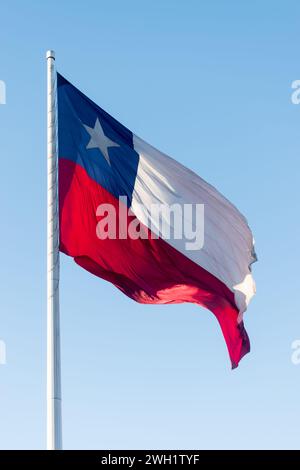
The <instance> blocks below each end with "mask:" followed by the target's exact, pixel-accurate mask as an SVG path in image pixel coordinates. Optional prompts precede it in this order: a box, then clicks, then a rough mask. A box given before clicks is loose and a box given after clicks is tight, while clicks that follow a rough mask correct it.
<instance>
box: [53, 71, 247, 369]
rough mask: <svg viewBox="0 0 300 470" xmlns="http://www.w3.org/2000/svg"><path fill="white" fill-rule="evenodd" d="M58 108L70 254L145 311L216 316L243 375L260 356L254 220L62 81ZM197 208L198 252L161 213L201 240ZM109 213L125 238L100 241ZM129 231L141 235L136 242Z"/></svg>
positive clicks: (63, 228) (63, 238) (64, 246)
mask: <svg viewBox="0 0 300 470" xmlns="http://www.w3.org/2000/svg"><path fill="white" fill-rule="evenodd" d="M57 101H58V156H59V215H60V250H61V251H62V252H63V253H65V254H67V255H69V256H72V257H73V258H74V260H75V261H76V263H78V264H79V265H80V266H82V267H83V268H84V269H86V270H88V271H89V272H91V273H92V274H94V275H96V276H98V277H101V278H103V279H105V280H107V281H109V282H112V283H113V284H114V285H115V286H116V287H117V288H118V289H120V290H121V291H122V292H124V294H126V295H127V296H129V297H131V298H132V299H134V300H136V301H137V302H140V303H147V304H170V303H181V302H193V303H196V304H198V305H200V306H202V307H205V308H207V309H209V310H210V311H211V312H212V313H213V314H214V315H215V317H216V318H217V320H218V322H219V324H220V326H221V329H222V332H223V335H224V338H225V341H226V344H227V348H228V351H229V355H230V359H231V363H232V367H233V368H234V367H237V366H238V363H239V361H240V359H241V358H242V357H243V356H244V355H245V354H246V353H247V352H249V350H250V344H249V339H248V335H247V333H246V330H245V328H244V324H243V313H244V311H245V310H246V308H247V305H248V303H249V301H250V299H251V297H252V296H253V295H254V293H255V284H254V281H253V278H252V275H251V264H252V263H253V262H254V261H255V260H256V256H255V252H254V246H253V237H252V233H251V231H250V229H249V226H248V224H247V221H246V219H245V218H244V216H243V215H242V214H241V213H240V212H239V211H238V210H237V209H236V207H235V206H234V205H233V204H231V203H230V202H229V201H228V200H227V199H226V198H225V197H223V196H222V195H221V194H220V193H219V192H218V191H217V190H216V189H215V188H214V187H212V186H211V185H209V184H208V183H206V182H205V181H204V180H203V179H202V178H200V177H199V176H197V175H196V174H195V173H193V172H192V171H190V170H188V169H187V168H185V167H184V166H183V165H181V164H180V163H178V162H176V161H175V160H173V159H172V158H170V157H168V156H167V155H165V154H163V153H162V152H160V151H159V150H157V149H156V148H154V147H152V146H151V145H149V144H147V143H146V142H145V141H143V140H142V139H140V138H139V137H137V136H136V135H134V134H133V133H132V132H131V131H130V130H129V129H127V128H126V127H125V126H123V125H122V124H120V123H119V122H118V121H116V120H115V119H114V118H113V117H111V116H110V115H109V114H108V113H106V112H105V111H104V110H103V109H101V108H100V107H99V106H97V105H96V104H95V103H94V102H93V101H91V100H90V99H89V98H88V97H87V96H85V95H84V94H83V93H81V92H80V91H79V90H78V89H77V88H75V87H74V86H73V85H72V84H71V83H70V82H68V81H67V80H66V79H65V78H64V77H62V76H61V75H60V74H57ZM191 205H192V206H197V207H202V208H203V211H202V216H203V217H202V219H203V220H202V219H201V217H200V219H201V220H202V222H203V224H202V226H201V227H202V228H201V230H202V231H203V236H202V235H201V234H198V235H199V240H200V243H198V246H197V243H194V244H193V243H191V238H190V237H189V235H188V234H186V233H185V232H184V231H183V233H182V235H181V236H178V234H176V233H175V234H174V233H173V232H174V230H175V232H176V227H174V226H173V222H172V220H173V219H172V218H169V219H168V218H166V217H165V219H164V220H163V223H161V214H159V211H155V210H152V209H151V208H153V207H162V206H164V207H167V208H168V207H172V208H174V207H176V208H177V209H179V210H181V209H182V211H181V217H182V222H183V225H184V224H185V223H187V224H189V226H190V227H193V228H194V229H195V228H196V235H197V230H198V228H197V226H196V227H195V224H194V222H191V218H192V212H191V211H187V210H186V209H187V208H188V207H190V206H191ZM99 207H100V208H101V207H102V208H103V207H106V208H108V207H110V208H113V212H114V213H115V214H117V216H116V218H117V221H116V223H117V228H116V231H115V232H117V236H107V237H103V236H99V233H98V232H99V230H98V229H99V223H101V220H102V221H103V216H104V215H105V214H104V212H105V211H104V212H103V211H102V210H101V209H100V210H99ZM150 209H151V210H150ZM107 210H108V209H107ZM129 226H131V227H132V226H134V227H135V229H136V231H137V229H138V230H139V231H140V234H141V236H138V237H137V236H128V233H129ZM136 231H135V233H136ZM199 231H200V229H199ZM120 232H121V235H120ZM108 235H109V234H108ZM115 235H116V233H115ZM167 235H168V236H167Z"/></svg>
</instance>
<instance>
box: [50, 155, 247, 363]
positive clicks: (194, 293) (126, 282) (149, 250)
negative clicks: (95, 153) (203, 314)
mask: <svg viewBox="0 0 300 470" xmlns="http://www.w3.org/2000/svg"><path fill="white" fill-rule="evenodd" d="M59 201H60V249H61V251H63V252H64V253H66V254H67V255H69V256H72V257H73V258H74V259H75V261H76V262H77V263H78V264H79V265H80V266H82V267H83V268H85V269H86V270H88V271H89V272H91V273H93V274H95V275H96V276H99V277H101V278H103V279H106V280H107V281H110V282H112V283H113V284H114V285H115V286H116V287H118V288H119V289H120V290H122V291H123V292H124V293H125V294H126V295H128V296H129V297H131V298H132V299H134V300H136V301H137V302H141V303H153V304H168V303H181V302H194V303H197V304H199V305H201V306H203V307H206V308H208V309H209V310H211V311H212V312H213V313H214V314H215V316H216V318H217V319H218V321H219V323H220V326H221V329H222V331H223V335H224V338H225V341H226V344H227V348H228V351H229V355H230V358H231V362H232V367H237V365H238V363H239V361H240V359H241V358H242V357H243V356H244V355H245V354H246V353H247V352H249V350H250V345H249V339H248V335H247V333H246V330H245V328H244V325H243V323H240V324H238V323H237V316H238V309H237V307H236V305H235V303H234V295H233V293H232V292H231V291H230V290H229V289H228V288H227V287H226V286H225V285H224V284H223V283H222V282H221V281H219V280H218V279H217V278H216V277H214V276H213V275H212V274H210V273H209V272H207V271H206V270H205V269H203V268H201V267H200V266H198V265H197V264H196V263H194V262H193V261H191V260H189V259H188V258H186V257H185V256H184V255H183V254H182V253H180V252H179V251H177V250H176V249H175V248H173V247H172V246H171V245H169V244H168V243H167V242H166V241H164V240H162V239H157V238H156V239H152V238H151V232H150V231H149V230H148V229H147V228H146V227H144V226H142V227H143V229H144V230H145V231H146V232H147V238H146V239H141V238H139V239H137V240H132V239H130V238H126V239H124V240H120V239H115V240H112V239H106V240H100V239H99V238H98V237H97V235H96V226H97V223H98V221H99V217H97V216H96V209H97V207H98V205H99V204H101V203H104V202H105V203H110V204H112V205H113V206H114V207H115V208H116V209H118V204H119V201H118V200H117V199H116V198H115V197H114V196H112V195H111V194H110V193H109V192H107V191H106V190H105V189H104V188H103V187H102V186H99V185H98V184H97V183H96V182H95V181H94V180H93V179H91V178H90V177H89V176H88V174H87V173H86V172H85V170H84V169H83V168H82V167H81V166H79V165H77V164H75V163H74V162H72V161H70V160H67V159H62V158H60V162H59ZM133 219H135V217H134V216H129V221H132V220H133ZM117 230H118V227H117ZM117 233H118V232H117Z"/></svg>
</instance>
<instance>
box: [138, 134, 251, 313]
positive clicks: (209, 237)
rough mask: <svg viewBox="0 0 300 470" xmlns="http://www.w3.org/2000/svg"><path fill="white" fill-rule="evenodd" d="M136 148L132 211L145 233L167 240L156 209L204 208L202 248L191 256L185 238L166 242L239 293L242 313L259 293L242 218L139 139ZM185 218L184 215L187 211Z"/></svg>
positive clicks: (213, 192) (197, 179) (196, 179)
mask: <svg viewBox="0 0 300 470" xmlns="http://www.w3.org/2000/svg"><path fill="white" fill-rule="evenodd" d="M133 144H134V148H135V150H136V151H137V153H138V154H139V156H140V159H139V166H138V172H137V177H136V181H135V187H134V192H133V199H132V205H131V209H132V211H133V212H134V214H135V215H136V216H137V218H138V219H139V220H140V221H141V222H142V223H144V224H145V225H146V226H147V227H149V228H151V229H152V230H153V229H154V231H156V232H157V233H158V234H159V236H160V237H161V238H165V236H164V235H165V234H164V231H165V230H167V229H168V228H167V227H166V226H165V228H163V227H161V226H160V223H159V220H158V219H157V218H156V217H155V215H153V213H150V212H149V208H150V207H151V206H152V205H154V204H166V205H172V204H176V203H177V204H180V205H181V206H183V204H204V222H205V223H204V246H203V248H202V249H198V250H187V249H186V243H187V242H188V241H189V240H188V239H187V238H184V237H183V238H181V239H174V238H173V239H169V240H166V241H167V242H168V243H169V244H170V245H172V246H173V247H174V248H176V249H177V250H178V251H180V252H181V253H182V254H184V255H185V256H186V257H187V258H189V259H191V260H192V261H194V262H195V263H197V264H198V265H199V266H201V267H202V268H204V269H205V270H206V271H208V272H210V273H211V274H213V275H214V276H215V277H216V278H218V279H219V280H220V281H222V282H223V283H224V284H225V285H226V286H227V287H228V288H229V289H230V290H231V291H233V292H234V293H235V301H236V304H237V306H238V308H239V310H240V312H241V313H242V312H244V311H245V310H246V308H247V305H248V303H249V301H250V299H251V297H252V296H253V295H254V293H255V284H254V280H253V278H252V275H251V271H250V269H249V266H250V264H251V263H252V262H253V261H255V259H256V258H255V254H254V248H253V237H252V233H251V230H250V229H249V226H248V224H247V221H246V219H245V218H244V216H243V215H242V214H241V213H240V212H239V211H238V210H237V209H236V207H235V206H234V205H233V204H231V203H230V202H229V201H228V200H227V199H226V198H224V197H223V196H222V195H221V194H220V193H219V192H218V191H217V190H216V189H215V188H214V187H213V186H211V185H209V184H208V183H206V182H205V181H204V180H203V179H202V178H200V177H199V176H197V175H196V174H195V173H193V172H192V171H191V170H188V169H187V168H185V167H184V166H183V165H180V164H179V163H178V162H176V161H175V160H173V159H172V158H170V157H168V156H167V155H165V154H163V153H162V152H160V151H159V150H157V149H155V148H154V147H152V146H151V145H149V144H147V143H146V142H144V141H143V140H142V139H140V138H139V137H137V136H135V135H134V136H133ZM183 212H184V211H183Z"/></svg>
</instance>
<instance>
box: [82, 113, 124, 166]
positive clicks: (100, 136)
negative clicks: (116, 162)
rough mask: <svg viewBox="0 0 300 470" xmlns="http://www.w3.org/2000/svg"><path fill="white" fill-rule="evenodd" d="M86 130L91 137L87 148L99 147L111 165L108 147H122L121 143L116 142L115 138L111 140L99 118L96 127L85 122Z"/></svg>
mask: <svg viewBox="0 0 300 470" xmlns="http://www.w3.org/2000/svg"><path fill="white" fill-rule="evenodd" d="M83 125H84V128H85V130H86V131H87V132H88V133H89V134H90V136H91V138H90V141H89V143H88V144H87V146H86V148H87V149H99V150H100V152H101V153H102V155H103V156H104V158H105V160H106V161H107V163H108V164H109V166H111V165H110V159H109V155H108V148H109V147H120V145H119V144H116V142H114V141H113V140H110V139H109V138H108V137H106V135H105V134H104V132H103V129H102V126H101V124H100V122H99V119H98V118H97V119H96V122H95V127H89V126H86V125H85V124H83Z"/></svg>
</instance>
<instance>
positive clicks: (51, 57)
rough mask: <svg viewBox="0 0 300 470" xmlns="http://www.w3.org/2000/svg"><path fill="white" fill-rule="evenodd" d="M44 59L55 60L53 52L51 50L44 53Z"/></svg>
mask: <svg viewBox="0 0 300 470" xmlns="http://www.w3.org/2000/svg"><path fill="white" fill-rule="evenodd" d="M46 59H53V60H55V52H54V51H52V50H51V49H50V50H49V51H47V52H46Z"/></svg>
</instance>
